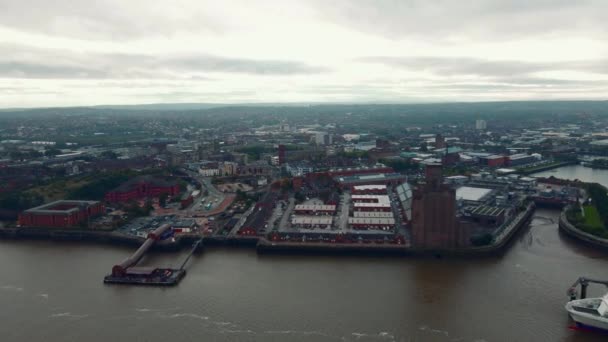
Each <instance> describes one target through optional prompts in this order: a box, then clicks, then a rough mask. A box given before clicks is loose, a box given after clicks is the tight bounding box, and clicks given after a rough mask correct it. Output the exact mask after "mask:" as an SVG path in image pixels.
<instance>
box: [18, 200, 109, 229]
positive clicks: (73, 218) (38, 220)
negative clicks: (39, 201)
mask: <svg viewBox="0 0 608 342" xmlns="http://www.w3.org/2000/svg"><path fill="white" fill-rule="evenodd" d="M104 211H105V207H104V206H103V204H102V203H101V202H98V201H63V200H62V201H55V202H51V203H47V204H44V205H41V206H38V207H35V208H31V209H28V210H25V211H24V212H22V213H21V214H20V215H19V225H21V226H24V227H74V226H78V225H81V224H86V222H87V221H88V220H89V219H90V218H92V217H95V216H99V215H102V214H103V213H104Z"/></svg>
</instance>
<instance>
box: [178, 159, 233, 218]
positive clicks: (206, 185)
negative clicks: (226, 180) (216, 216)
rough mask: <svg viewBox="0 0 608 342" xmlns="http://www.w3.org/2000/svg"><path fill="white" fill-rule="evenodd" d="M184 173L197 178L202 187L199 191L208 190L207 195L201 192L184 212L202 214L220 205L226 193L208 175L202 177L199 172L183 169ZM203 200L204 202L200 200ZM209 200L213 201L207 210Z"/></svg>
mask: <svg viewBox="0 0 608 342" xmlns="http://www.w3.org/2000/svg"><path fill="white" fill-rule="evenodd" d="M184 171H185V172H186V173H188V175H189V176H190V177H192V178H195V179H196V180H198V181H199V182H200V183H201V185H202V189H201V192H202V193H204V192H205V190H206V191H207V192H208V195H207V196H203V194H201V195H200V196H199V197H198V198H197V199H195V201H194V203H193V204H192V205H191V206H190V208H188V209H186V212H187V213H188V214H190V215H196V214H204V213H207V212H209V211H212V210H213V209H215V208H216V207H217V206H218V205H220V204H221V203H222V202H223V201H224V199H225V197H226V195H225V194H224V193H223V192H221V191H219V190H218V189H217V188H216V187H215V186H214V185H213V184H212V183H211V178H210V177H203V176H201V175H200V174H198V173H196V172H193V171H190V170H184ZM203 200H204V201H205V202H204V203H203V202H202V201H203ZM209 202H211V203H213V204H212V206H211V208H209V210H207V207H206V206H207V204H208V203H209Z"/></svg>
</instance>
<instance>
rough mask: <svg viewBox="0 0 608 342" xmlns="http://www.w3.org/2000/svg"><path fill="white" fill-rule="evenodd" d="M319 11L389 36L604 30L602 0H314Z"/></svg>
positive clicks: (605, 10) (508, 35)
mask: <svg viewBox="0 0 608 342" xmlns="http://www.w3.org/2000/svg"><path fill="white" fill-rule="evenodd" d="M316 7H317V8H318V10H319V15H321V16H323V17H324V18H325V19H326V20H330V21H333V22H335V23H337V24H339V25H342V26H346V27H348V28H350V29H354V30H358V31H362V32H366V33H371V34H377V35H381V36H384V37H387V38H390V39H400V38H403V37H411V36H415V37H422V38H424V39H433V40H438V39H441V40H444V39H445V38H446V37H448V36H457V37H460V38H462V37H467V38H480V39H487V38H491V39H513V38H519V37H530V36H532V35H536V34H543V35H545V34H550V33H553V34H557V33H559V32H570V33H571V32H575V31H578V30H581V31H585V33H586V34H589V33H597V34H600V35H602V36H605V35H606V32H607V31H608V21H606V13H608V2H607V1H604V0H577V1H570V0H532V1H531V0H492V1H490V0H468V1H449V0H436V1H428V0H359V1H356V0H355V1H352V0H334V1H321V0H317V6H316Z"/></svg>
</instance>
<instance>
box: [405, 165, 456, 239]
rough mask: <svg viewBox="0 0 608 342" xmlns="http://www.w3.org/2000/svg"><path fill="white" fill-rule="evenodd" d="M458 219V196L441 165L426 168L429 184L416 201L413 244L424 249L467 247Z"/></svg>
mask: <svg viewBox="0 0 608 342" xmlns="http://www.w3.org/2000/svg"><path fill="white" fill-rule="evenodd" d="M460 233H461V232H460V229H459V223H458V220H457V218H456V192H455V190H454V189H452V188H450V187H449V186H448V185H445V184H443V176H442V170H441V165H427V166H426V184H424V186H422V187H419V188H417V189H416V190H415V191H414V194H413V201H412V243H413V245H414V246H417V247H423V248H455V247H458V246H461V245H463V244H465V243H466V240H468V237H465V236H463V234H460Z"/></svg>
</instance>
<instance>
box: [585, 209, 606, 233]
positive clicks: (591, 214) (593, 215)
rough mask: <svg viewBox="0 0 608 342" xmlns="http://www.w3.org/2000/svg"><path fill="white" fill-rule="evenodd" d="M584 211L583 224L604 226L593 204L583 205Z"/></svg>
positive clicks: (596, 226) (595, 226) (594, 226)
mask: <svg viewBox="0 0 608 342" xmlns="http://www.w3.org/2000/svg"><path fill="white" fill-rule="evenodd" d="M583 210H584V211H585V223H584V224H585V225H587V226H589V227H593V228H604V224H603V223H602V220H601V219H600V214H599V213H598V211H597V209H596V208H595V206H593V205H586V206H583Z"/></svg>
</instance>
